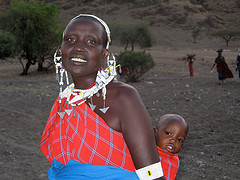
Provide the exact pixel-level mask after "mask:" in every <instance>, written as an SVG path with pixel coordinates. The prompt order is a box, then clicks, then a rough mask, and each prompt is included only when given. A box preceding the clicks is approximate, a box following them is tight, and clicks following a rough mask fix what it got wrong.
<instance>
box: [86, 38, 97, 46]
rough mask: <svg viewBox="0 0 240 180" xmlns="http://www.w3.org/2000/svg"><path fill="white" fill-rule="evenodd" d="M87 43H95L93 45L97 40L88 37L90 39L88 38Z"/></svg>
mask: <svg viewBox="0 0 240 180" xmlns="http://www.w3.org/2000/svg"><path fill="white" fill-rule="evenodd" d="M87 43H88V44H93V45H94V44H96V41H94V40H92V39H88V40H87Z"/></svg>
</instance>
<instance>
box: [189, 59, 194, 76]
mask: <svg viewBox="0 0 240 180" xmlns="http://www.w3.org/2000/svg"><path fill="white" fill-rule="evenodd" d="M188 66H189V73H190V76H193V63H192V62H188Z"/></svg>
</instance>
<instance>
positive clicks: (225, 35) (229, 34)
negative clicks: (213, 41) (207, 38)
mask: <svg viewBox="0 0 240 180" xmlns="http://www.w3.org/2000/svg"><path fill="white" fill-rule="evenodd" d="M211 35H212V36H215V37H219V38H222V39H224V41H225V42H226V46H227V47H228V44H229V41H230V40H231V39H232V38H233V37H234V36H240V30H218V31H215V32H213V33H212V34H211Z"/></svg>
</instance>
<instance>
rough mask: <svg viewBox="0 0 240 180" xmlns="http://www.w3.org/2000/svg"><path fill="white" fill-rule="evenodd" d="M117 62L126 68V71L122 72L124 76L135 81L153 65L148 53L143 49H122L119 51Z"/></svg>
mask: <svg viewBox="0 0 240 180" xmlns="http://www.w3.org/2000/svg"><path fill="white" fill-rule="evenodd" d="M117 63H118V64H120V65H121V67H122V68H123V69H124V68H125V69H126V68H127V72H124V76H125V78H126V79H127V80H128V81H131V82H137V81H139V80H140V78H141V77H142V75H143V74H144V73H146V72H147V71H148V70H150V69H151V68H153V66H154V65H155V63H154V61H153V58H152V56H151V54H150V53H145V51H141V52H135V51H124V52H121V53H120V55H119V57H118V59H117Z"/></svg>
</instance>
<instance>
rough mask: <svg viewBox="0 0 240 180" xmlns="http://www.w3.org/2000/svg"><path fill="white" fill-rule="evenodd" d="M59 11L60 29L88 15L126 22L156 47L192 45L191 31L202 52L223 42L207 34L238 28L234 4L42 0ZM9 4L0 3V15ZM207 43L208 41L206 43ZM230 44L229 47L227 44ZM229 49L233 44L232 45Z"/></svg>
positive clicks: (238, 5)
mask: <svg viewBox="0 0 240 180" xmlns="http://www.w3.org/2000/svg"><path fill="white" fill-rule="evenodd" d="M42 1H44V2H46V3H54V4H56V5H58V6H59V7H60V18H61V22H62V24H63V25H66V23H67V22H68V21H69V20H70V19H71V18H73V17H74V16H76V15H78V14H80V13H90V14H94V15H97V16H99V17H101V18H102V19H104V20H105V21H106V22H107V23H109V22H111V21H114V20H124V21H130V22H136V21H143V22H145V23H147V24H149V26H150V27H151V30H152V32H153V35H154V38H155V39H156V46H162V47H173V48H182V47H190V46H193V47H194V46H196V45H194V44H192V35H191V31H192V30H193V29H194V28H199V29H200V30H201V34H200V37H199V39H198V43H199V45H201V46H203V47H204V48H209V47H212V46H213V45H212V44H216V43H221V46H224V41H221V40H220V41H219V40H218V41H216V40H215V39H212V38H211V37H209V36H208V34H209V33H210V32H212V31H214V30H217V29H239V28H240V1H238V0H228V1H226V0H218V1H216V0H135V1H126V0H125V1H124V0H115V1H113V0H81V1H74V0H67V1H66V0H42ZM9 2H10V0H2V1H1V2H0V12H3V10H5V9H7V6H8V5H9ZM209 40H210V41H209ZM230 44H231V43H230ZM233 45H236V43H234V42H233Z"/></svg>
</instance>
